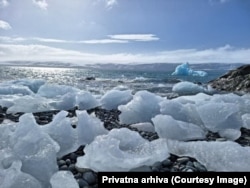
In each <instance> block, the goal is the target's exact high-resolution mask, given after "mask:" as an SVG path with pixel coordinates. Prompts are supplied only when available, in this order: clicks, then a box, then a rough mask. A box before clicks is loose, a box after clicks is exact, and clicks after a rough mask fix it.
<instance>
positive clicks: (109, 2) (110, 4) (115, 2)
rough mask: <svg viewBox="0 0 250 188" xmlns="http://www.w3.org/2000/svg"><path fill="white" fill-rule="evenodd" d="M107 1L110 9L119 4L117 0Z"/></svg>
mask: <svg viewBox="0 0 250 188" xmlns="http://www.w3.org/2000/svg"><path fill="white" fill-rule="evenodd" d="M105 1H106V7H107V8H108V9H111V8H113V6H114V5H116V4H117V0H105Z"/></svg>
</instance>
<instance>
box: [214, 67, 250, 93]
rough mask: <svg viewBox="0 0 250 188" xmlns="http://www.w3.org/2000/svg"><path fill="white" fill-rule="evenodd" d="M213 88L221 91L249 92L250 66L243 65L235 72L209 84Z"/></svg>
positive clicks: (232, 71)
mask: <svg viewBox="0 0 250 188" xmlns="http://www.w3.org/2000/svg"><path fill="white" fill-rule="evenodd" d="M209 85H211V86H212V87H213V88H215V89H217V90H221V91H231V92H238V91H242V92H248V93H249V92H250V64H248V65H243V66H240V67H239V68H237V69H236V70H231V71H229V72H228V73H227V74H225V75H223V76H221V77H219V78H217V79H215V80H212V81H210V82H209Z"/></svg>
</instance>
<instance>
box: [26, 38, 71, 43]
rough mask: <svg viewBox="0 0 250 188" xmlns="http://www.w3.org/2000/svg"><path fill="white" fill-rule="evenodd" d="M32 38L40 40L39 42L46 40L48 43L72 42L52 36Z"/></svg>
mask: <svg viewBox="0 0 250 188" xmlns="http://www.w3.org/2000/svg"><path fill="white" fill-rule="evenodd" d="M30 39H31V40H36V41H39V42H46V43H71V41H67V40H60V39H51V38H40V37H32V38H30ZM27 40H28V39H27Z"/></svg>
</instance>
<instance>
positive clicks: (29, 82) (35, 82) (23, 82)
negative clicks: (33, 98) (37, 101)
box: [8, 79, 46, 93]
mask: <svg viewBox="0 0 250 188" xmlns="http://www.w3.org/2000/svg"><path fill="white" fill-rule="evenodd" d="M8 83H9V84H10V85H12V84H14V85H20V86H27V87H28V88H29V89H30V90H31V91H33V92H34V93H37V91H38V89H39V88H40V87H41V86H42V85H44V84H45V83H46V82H45V80H41V79H20V80H13V81H10V82H8Z"/></svg>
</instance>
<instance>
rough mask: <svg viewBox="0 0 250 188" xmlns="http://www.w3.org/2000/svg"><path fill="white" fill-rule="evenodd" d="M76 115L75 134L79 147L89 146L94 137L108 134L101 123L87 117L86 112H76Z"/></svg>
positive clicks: (96, 119)
mask: <svg viewBox="0 0 250 188" xmlns="http://www.w3.org/2000/svg"><path fill="white" fill-rule="evenodd" d="M76 115H77V118H78V123H77V127H76V132H77V134H78V143H79V146H80V145H85V144H89V143H91V142H92V141H93V140H94V139H95V137H96V136H98V135H103V134H107V133H108V130H107V129H105V127H104V125H103V122H101V121H100V120H99V119H98V118H96V117H93V116H91V115H89V114H88V113H87V112H86V111H76Z"/></svg>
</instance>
